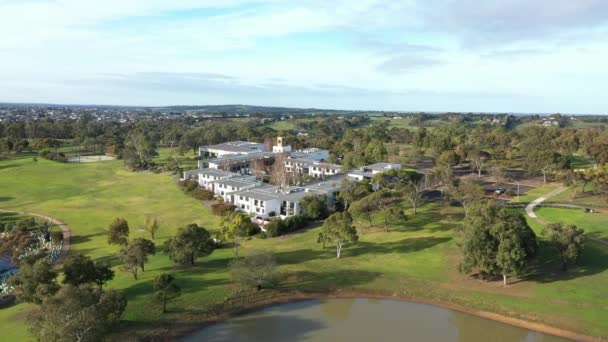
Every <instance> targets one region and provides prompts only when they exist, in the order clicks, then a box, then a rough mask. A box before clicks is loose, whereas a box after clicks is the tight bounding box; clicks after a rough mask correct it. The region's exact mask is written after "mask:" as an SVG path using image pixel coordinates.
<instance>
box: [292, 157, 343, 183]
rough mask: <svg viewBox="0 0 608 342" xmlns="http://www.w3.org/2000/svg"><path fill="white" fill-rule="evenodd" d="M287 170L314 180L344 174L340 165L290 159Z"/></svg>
mask: <svg viewBox="0 0 608 342" xmlns="http://www.w3.org/2000/svg"><path fill="white" fill-rule="evenodd" d="M285 169H286V171H287V172H290V173H292V172H295V173H299V174H302V175H308V176H310V177H313V178H327V177H331V176H335V175H337V174H339V173H342V171H341V166H340V165H336V164H330V163H325V162H319V161H314V160H308V159H299V158H288V159H287V160H286V161H285Z"/></svg>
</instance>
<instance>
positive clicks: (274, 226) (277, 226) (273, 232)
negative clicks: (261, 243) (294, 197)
mask: <svg viewBox="0 0 608 342" xmlns="http://www.w3.org/2000/svg"><path fill="white" fill-rule="evenodd" d="M264 229H265V230H266V235H267V236H268V237H276V236H279V235H280V234H281V231H282V230H283V220H281V219H280V218H278V217H277V218H273V219H272V220H271V221H270V222H269V223H268V224H267V225H265V226H264Z"/></svg>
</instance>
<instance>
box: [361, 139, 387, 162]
mask: <svg viewBox="0 0 608 342" xmlns="http://www.w3.org/2000/svg"><path fill="white" fill-rule="evenodd" d="M387 154H388V153H387V151H386V147H384V144H383V143H382V141H380V140H377V139H374V140H372V141H371V142H370V143H369V144H368V145H367V147H366V148H365V157H366V158H367V159H368V161H370V162H372V163H377V162H381V161H384V159H386V156H387Z"/></svg>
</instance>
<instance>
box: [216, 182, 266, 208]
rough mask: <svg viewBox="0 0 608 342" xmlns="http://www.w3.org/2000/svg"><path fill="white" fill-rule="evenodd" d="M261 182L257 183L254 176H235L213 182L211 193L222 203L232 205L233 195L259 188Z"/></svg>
mask: <svg viewBox="0 0 608 342" xmlns="http://www.w3.org/2000/svg"><path fill="white" fill-rule="evenodd" d="M262 184H264V183H262V182H257V181H256V178H255V176H237V177H231V178H226V179H222V180H218V181H215V182H214V186H213V193H214V194H215V196H216V197H221V198H223V199H224V202H228V203H233V202H234V198H233V195H232V194H233V193H234V192H237V191H242V190H247V189H251V188H255V187H258V186H261V185H262Z"/></svg>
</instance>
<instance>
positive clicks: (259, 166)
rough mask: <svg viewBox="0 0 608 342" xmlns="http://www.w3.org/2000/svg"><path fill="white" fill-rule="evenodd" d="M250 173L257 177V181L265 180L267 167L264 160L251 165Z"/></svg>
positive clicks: (255, 161)
mask: <svg viewBox="0 0 608 342" xmlns="http://www.w3.org/2000/svg"><path fill="white" fill-rule="evenodd" d="M249 173H251V174H252V175H254V176H255V178H256V179H257V180H260V181H262V180H264V175H265V174H266V165H264V161H263V160H262V159H256V160H254V161H252V162H251V163H250V164H249Z"/></svg>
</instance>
